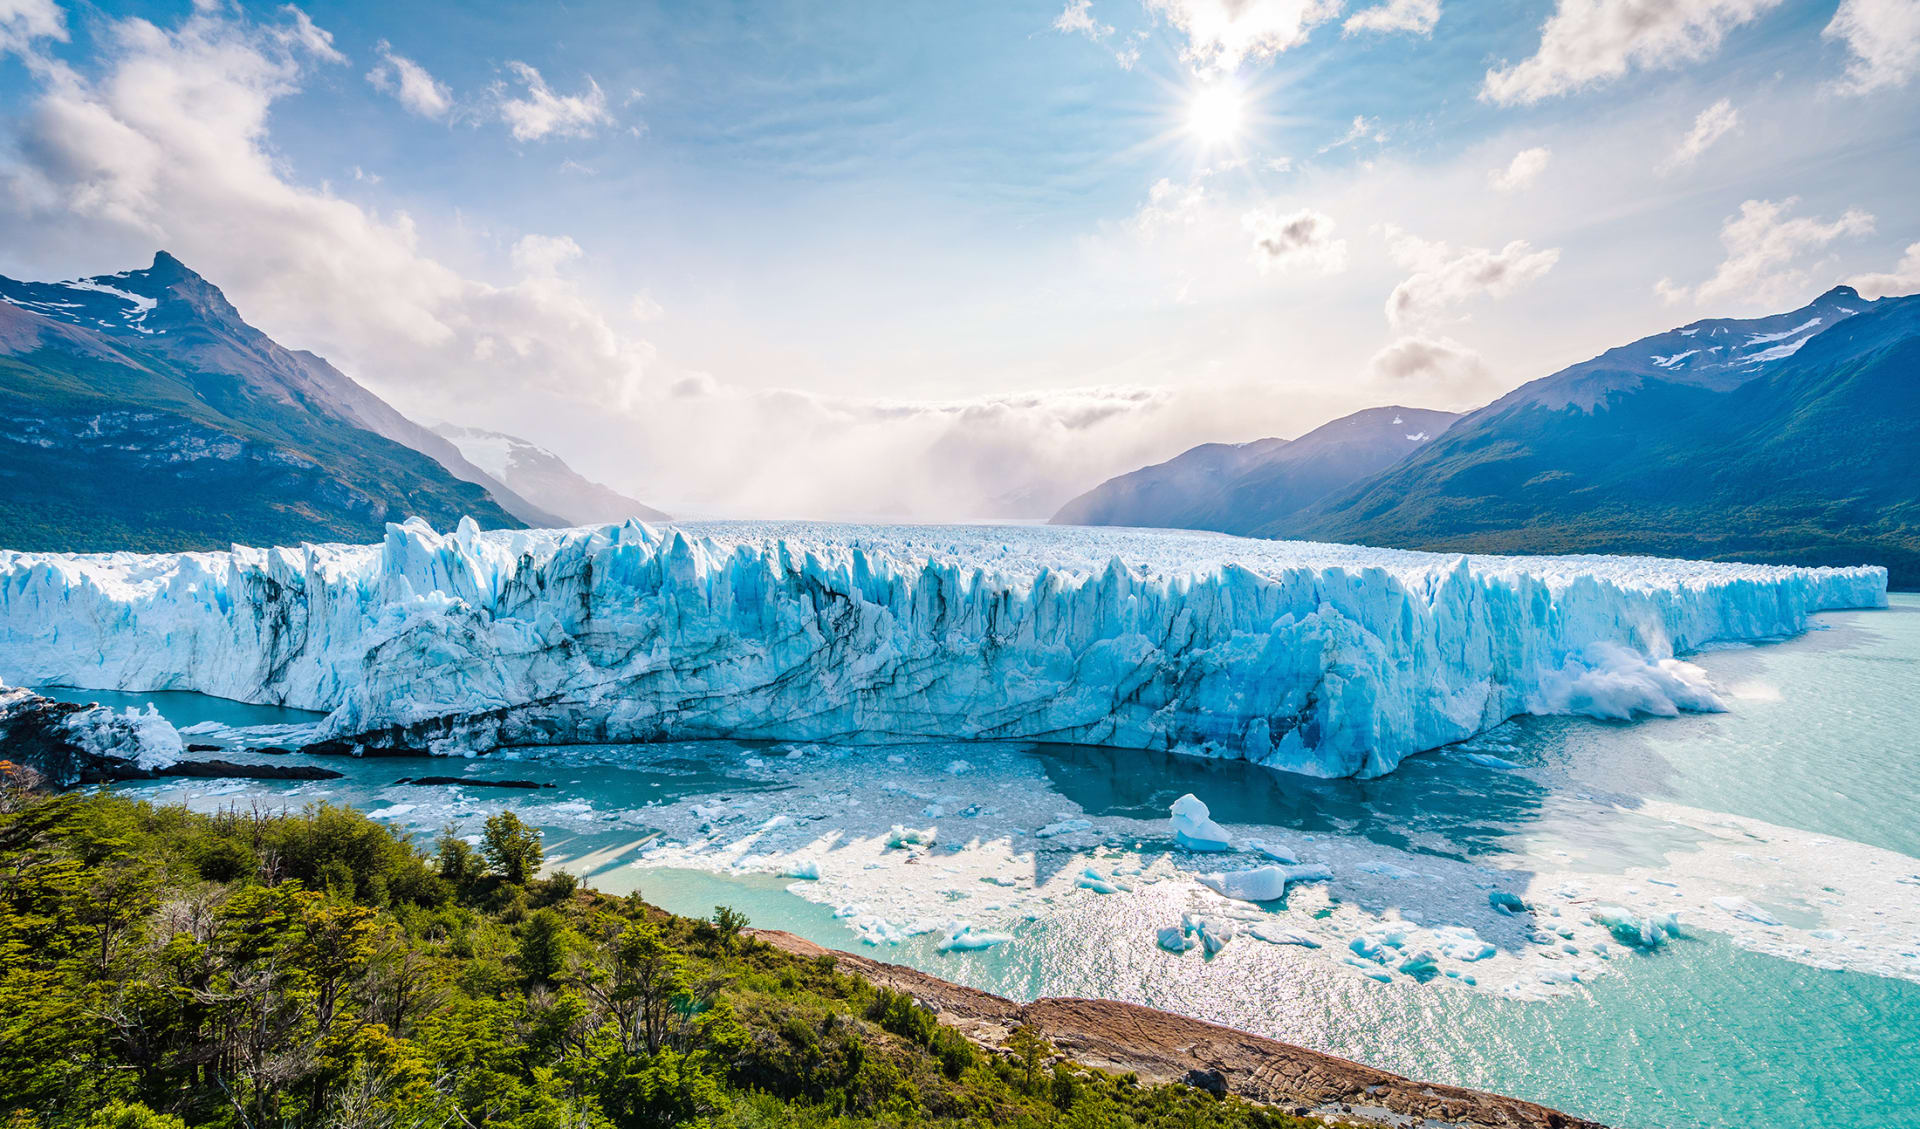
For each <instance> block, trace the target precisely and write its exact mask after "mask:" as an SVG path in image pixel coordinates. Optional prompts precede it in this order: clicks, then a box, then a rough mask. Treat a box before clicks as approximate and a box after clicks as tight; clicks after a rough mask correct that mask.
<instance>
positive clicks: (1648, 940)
mask: <svg viewBox="0 0 1920 1129" xmlns="http://www.w3.org/2000/svg"><path fill="white" fill-rule="evenodd" d="M1589 916H1591V917H1592V918H1593V921H1594V923H1595V924H1597V925H1600V926H1602V927H1603V928H1605V929H1606V931H1607V932H1608V933H1611V934H1613V939H1614V940H1616V941H1618V942H1620V943H1621V944H1623V945H1626V946H1627V947H1629V948H1634V949H1640V950H1642V951H1650V950H1653V949H1657V948H1659V947H1660V946H1662V945H1664V944H1666V943H1667V939H1668V938H1670V937H1678V936H1680V918H1679V916H1678V915H1677V914H1671V913H1657V914H1649V915H1647V916H1646V917H1644V918H1641V917H1637V916H1635V915H1634V913H1633V911H1631V910H1629V909H1626V908H1624V907H1621V906H1601V907H1599V908H1598V909H1595V910H1594V911H1593V912H1592V913H1591V914H1590V915H1589Z"/></svg>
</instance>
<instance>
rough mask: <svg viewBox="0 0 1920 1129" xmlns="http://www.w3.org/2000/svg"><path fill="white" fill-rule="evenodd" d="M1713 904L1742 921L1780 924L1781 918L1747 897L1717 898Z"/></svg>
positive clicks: (1758, 923) (1757, 923)
mask: <svg viewBox="0 0 1920 1129" xmlns="http://www.w3.org/2000/svg"><path fill="white" fill-rule="evenodd" d="M1713 904H1714V905H1715V906H1717V907H1718V908H1719V909H1721V910H1723V911H1725V912H1726V913H1729V914H1732V915H1733V916H1734V917H1737V918H1739V919H1740V920H1742V921H1751V922H1753V923H1754V924H1755V925H1779V924H1781V921H1780V919H1779V918H1777V917H1775V916H1773V915H1772V914H1770V913H1768V912H1767V911H1766V910H1763V909H1761V908H1760V907H1759V906H1757V905H1754V904H1753V903H1752V902H1751V901H1749V900H1747V899H1746V898H1715V899H1713Z"/></svg>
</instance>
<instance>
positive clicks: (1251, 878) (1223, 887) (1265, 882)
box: [1196, 863, 1333, 902]
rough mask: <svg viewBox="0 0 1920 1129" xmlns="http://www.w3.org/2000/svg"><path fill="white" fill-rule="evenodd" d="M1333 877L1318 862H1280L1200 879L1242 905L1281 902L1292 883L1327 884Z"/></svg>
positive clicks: (1204, 884)
mask: <svg viewBox="0 0 1920 1129" xmlns="http://www.w3.org/2000/svg"><path fill="white" fill-rule="evenodd" d="M1332 877H1333V872H1332V871H1331V870H1328V869H1327V868H1326V867H1324V866H1319V865H1316V864H1314V863H1302V864H1300V865H1299V866H1281V865H1279V864H1278V863H1276V864H1274V865H1272V866H1257V867H1254V868H1253V869H1252V870H1235V871H1229V872H1226V873H1217V872H1216V873H1213V874H1201V875H1197V876H1196V878H1197V879H1198V881H1199V882H1200V884H1201V885H1202V886H1205V887H1206V888H1207V889H1209V890H1212V891H1213V892H1214V893H1216V894H1219V895H1220V896H1221V897H1223V898H1232V899H1234V900H1235V901H1241V902H1277V901H1279V900H1280V899H1281V898H1284V897H1286V896H1287V884H1288V883H1290V882H1325V881H1328V880H1329V879H1331V878H1332Z"/></svg>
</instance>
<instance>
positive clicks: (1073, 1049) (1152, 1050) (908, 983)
mask: <svg viewBox="0 0 1920 1129" xmlns="http://www.w3.org/2000/svg"><path fill="white" fill-rule="evenodd" d="M753 932H754V935H755V936H756V937H758V938H759V939H761V940H762V941H765V942H766V943H767V944H769V945H772V946H774V947H775V948H778V949H781V950H783V951H785V952H789V953H793V954H795V955H797V956H803V957H821V956H826V955H829V954H831V955H832V956H833V957H835V958H836V959H837V962H838V963H837V967H838V968H839V969H840V970H841V971H843V972H849V973H852V974H854V975H856V976H859V977H861V978H863V979H865V980H867V981H869V982H871V983H874V984H878V985H881V986H883V987H886V988H891V989H892V990H894V991H896V992H905V993H907V994H908V995H911V996H912V997H913V998H914V999H916V1000H918V1001H920V1002H921V1003H922V1004H924V1005H926V1006H927V1007H929V1008H931V1009H932V1010H933V1011H934V1012H936V1013H937V1014H938V1015H939V1017H940V1022H942V1023H945V1024H947V1025H948V1026H950V1027H953V1028H955V1029H956V1030H958V1031H960V1032H961V1033H962V1034H964V1035H966V1036H967V1037H968V1038H970V1039H972V1040H973V1041H975V1042H976V1043H979V1044H980V1045H982V1046H984V1047H987V1048H988V1049H990V1050H998V1049H1000V1048H1002V1047H1004V1046H1005V1044H1006V1041H1007V1037H1008V1036H1009V1035H1010V1034H1011V1033H1012V1031H1013V1029H1014V1028H1016V1027H1019V1026H1021V1025H1023V1024H1024V1025H1027V1026H1031V1027H1033V1028H1034V1029H1035V1030H1036V1031H1038V1032H1039V1034H1040V1035H1041V1037H1043V1038H1045V1039H1046V1040H1047V1041H1048V1042H1050V1043H1052V1044H1053V1046H1054V1047H1055V1049H1057V1050H1058V1051H1060V1052H1061V1053H1062V1054H1063V1055H1065V1056H1066V1057H1068V1058H1070V1059H1072V1060H1073V1061H1075V1062H1078V1063H1080V1064H1082V1065H1084V1066H1092V1067H1097V1068H1099V1069H1102V1070H1109V1071H1114V1072H1117V1073H1132V1074H1136V1075H1138V1076H1139V1077H1140V1079H1141V1081H1143V1082H1150V1083H1160V1082H1185V1083H1187V1084H1188V1085H1192V1086H1198V1087H1200V1088H1202V1089H1205V1090H1209V1091H1211V1092H1213V1093H1217V1094H1235V1095H1237V1096H1239V1097H1242V1098H1245V1099H1247V1100H1249V1101H1255V1102H1260V1103H1262V1104H1264V1105H1273V1106H1279V1107H1281V1108H1283V1109H1286V1110H1288V1111H1289V1112H1294V1113H1297V1114H1300V1115H1306V1116H1313V1117H1316V1118H1320V1119H1322V1120H1326V1121H1332V1122H1340V1123H1347V1124H1354V1125H1379V1126H1395V1127H1404V1126H1412V1125H1417V1126H1425V1127H1426V1129H1441V1127H1445V1126H1458V1127H1461V1129H1469V1127H1471V1129H1601V1127H1600V1125H1599V1123H1598V1122H1593V1121H1588V1120H1586V1119H1584V1118H1579V1117H1571V1116H1569V1115H1567V1114H1564V1113H1561V1112H1559V1111H1558V1110H1553V1109H1548V1108H1547V1107H1546V1106H1543V1105H1537V1104H1535V1103H1533V1102H1528V1101H1521V1100H1520V1099H1518V1098H1509V1097H1504V1096H1502V1095H1499V1094H1489V1093H1486V1092H1484V1091H1480V1090H1469V1089H1466V1088H1465V1087H1461V1086H1443V1085H1438V1084H1434V1083H1427V1082H1415V1081H1412V1080H1411V1079H1407V1078H1402V1077H1401V1076H1399V1075H1398V1074H1390V1073H1388V1072H1387V1071H1384V1070H1378V1069H1375V1068H1374V1067H1371V1066H1366V1065H1363V1064H1361V1063H1357V1062H1352V1061H1349V1060H1347V1059H1344V1058H1340V1057H1338V1056H1336V1055H1330V1054H1323V1053H1322V1052H1320V1051H1314V1050H1308V1049H1307V1048H1305V1047H1298V1046H1294V1045H1293V1044H1291V1043H1282V1042H1280V1041H1278V1040H1276V1039H1267V1038H1263V1037H1261V1036H1259V1035H1250V1034H1248V1033H1247V1032H1245V1031H1235V1030H1233V1029H1232V1028H1230V1027H1221V1026H1218V1025H1216V1024H1212V1023H1205V1022H1202V1021H1200V1020H1198V1019H1189V1018H1187V1017H1186V1016H1183V1015H1174V1014H1171V1013H1169V1012H1164V1011H1156V1010H1154V1009H1153V1008H1150V1007H1141V1006H1139V1005H1138V1004H1127V1003H1120V1002H1118V1001H1115V1000H1072V999H1064V1000H1063V999H1042V1000H1035V1001H1033V1002H1032V1003H1029V1004H1022V1003H1016V1002H1015V1001H1013V1000H1009V999H1005V998H1003V997H1001V996H996V995H994V994H992V993H991V992H982V991H980V990H979V989H977V988H967V987H962V986H961V985H958V984H950V983H948V982H947V981H945V980H941V979H940V978H938V977H936V976H930V975H928V974H927V973H924V972H921V971H919V970H917V969H912V968H906V967H904V966H901V965H897V964H887V963H885V962H882V961H877V960H871V959H869V958H867V957H863V956H857V955H855V954H853V953H844V952H836V951H834V950H830V949H826V948H822V947H821V946H819V945H816V944H814V943H813V942H812V941H808V940H806V939H805V938H803V937H797V936H795V935H793V934H791V933H783V932H780V931H777V930H771V929H762V930H755V931H753Z"/></svg>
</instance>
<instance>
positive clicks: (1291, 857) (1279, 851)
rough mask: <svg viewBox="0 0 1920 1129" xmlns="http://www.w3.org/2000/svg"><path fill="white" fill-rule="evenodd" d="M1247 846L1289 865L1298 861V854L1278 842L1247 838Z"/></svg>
mask: <svg viewBox="0 0 1920 1129" xmlns="http://www.w3.org/2000/svg"><path fill="white" fill-rule="evenodd" d="M1247 846H1249V847H1251V848H1252V849H1254V850H1256V851H1259V852H1260V853H1261V854H1263V855H1265V856H1267V857H1268V858H1270V859H1272V860H1273V861H1275V862H1284V863H1286V864H1288V865H1289V866H1291V865H1292V864H1294V863H1296V862H1299V861H1300V858H1299V856H1297V855H1295V854H1294V853H1293V852H1292V851H1290V850H1288V849H1287V848H1285V847H1283V846H1281V845H1280V844H1278V843H1269V842H1267V841H1266V840H1265V839H1248V840H1247Z"/></svg>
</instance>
